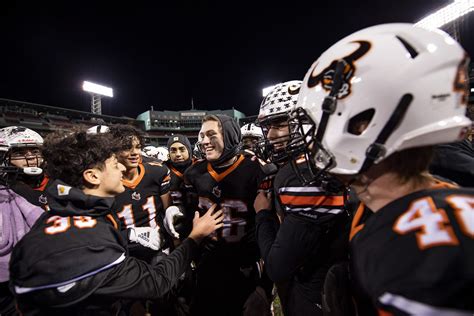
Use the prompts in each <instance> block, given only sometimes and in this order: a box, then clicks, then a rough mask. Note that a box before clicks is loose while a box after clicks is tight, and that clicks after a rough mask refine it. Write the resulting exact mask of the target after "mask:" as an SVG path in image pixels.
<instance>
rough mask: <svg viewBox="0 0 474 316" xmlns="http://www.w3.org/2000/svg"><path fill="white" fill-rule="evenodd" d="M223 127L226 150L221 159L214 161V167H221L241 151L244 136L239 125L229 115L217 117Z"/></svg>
mask: <svg viewBox="0 0 474 316" xmlns="http://www.w3.org/2000/svg"><path fill="white" fill-rule="evenodd" d="M216 116H217V118H218V119H219V121H220V122H221V125H222V134H223V138H224V150H223V152H222V155H221V156H220V157H219V159H217V160H215V161H212V162H211V165H212V166H213V167H216V166H219V165H221V164H223V163H224V162H226V161H228V160H230V159H231V158H232V157H235V156H236V155H237V154H238V153H239V151H240V140H241V138H242V134H241V131H240V127H239V124H237V122H236V121H235V120H234V119H233V118H231V117H230V116H227V115H216Z"/></svg>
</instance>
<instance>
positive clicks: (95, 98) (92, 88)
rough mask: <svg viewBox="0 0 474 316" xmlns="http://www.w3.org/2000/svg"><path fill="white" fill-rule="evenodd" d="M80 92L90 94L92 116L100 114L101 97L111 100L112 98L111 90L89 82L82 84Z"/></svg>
mask: <svg viewBox="0 0 474 316" xmlns="http://www.w3.org/2000/svg"><path fill="white" fill-rule="evenodd" d="M82 90H84V91H87V92H89V93H90V94H91V96H92V101H91V112H92V113H94V114H102V96H106V97H111V98H112V97H113V96H114V93H113V90H112V88H109V87H105V86H101V85H99V84H96V83H92V82H89V81H84V82H83V84H82Z"/></svg>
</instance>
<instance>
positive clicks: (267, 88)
mask: <svg viewBox="0 0 474 316" xmlns="http://www.w3.org/2000/svg"><path fill="white" fill-rule="evenodd" d="M273 88H275V86H270V87H266V88H263V89H262V97H266V96H267V94H269V93H270V91H272V90H273Z"/></svg>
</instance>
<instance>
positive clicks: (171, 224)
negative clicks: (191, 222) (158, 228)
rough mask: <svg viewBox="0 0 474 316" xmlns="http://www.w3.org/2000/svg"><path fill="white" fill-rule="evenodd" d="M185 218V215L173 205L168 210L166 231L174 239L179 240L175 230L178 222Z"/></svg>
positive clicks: (165, 222) (165, 219) (164, 221)
mask: <svg viewBox="0 0 474 316" xmlns="http://www.w3.org/2000/svg"><path fill="white" fill-rule="evenodd" d="M181 217H184V214H183V213H182V212H181V211H180V210H179V208H178V207H177V206H175V205H172V206H170V207H168V208H167V209H166V213H165V218H164V220H163V224H164V226H165V229H166V231H167V232H168V233H169V234H170V235H171V236H173V237H174V238H177V239H178V238H179V233H178V232H177V231H176V229H175V225H176V222H177V221H178V220H179V218H181Z"/></svg>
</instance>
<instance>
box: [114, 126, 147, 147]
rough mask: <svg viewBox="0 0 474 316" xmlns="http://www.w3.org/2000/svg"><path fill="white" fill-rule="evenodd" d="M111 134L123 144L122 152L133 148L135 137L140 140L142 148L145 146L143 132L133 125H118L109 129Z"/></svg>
mask: <svg viewBox="0 0 474 316" xmlns="http://www.w3.org/2000/svg"><path fill="white" fill-rule="evenodd" d="M109 133H110V134H111V135H112V136H113V137H114V138H115V139H117V140H118V141H119V142H120V144H121V147H122V148H121V150H129V149H130V148H132V141H133V137H136V138H137V139H138V142H139V143H140V146H141V147H144V146H145V139H144V137H143V134H142V132H141V131H139V130H138V129H136V128H135V127H133V126H132V125H126V124H116V125H112V126H110V127H109Z"/></svg>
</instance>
